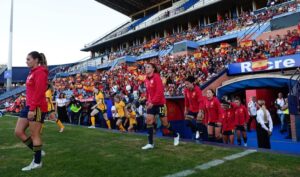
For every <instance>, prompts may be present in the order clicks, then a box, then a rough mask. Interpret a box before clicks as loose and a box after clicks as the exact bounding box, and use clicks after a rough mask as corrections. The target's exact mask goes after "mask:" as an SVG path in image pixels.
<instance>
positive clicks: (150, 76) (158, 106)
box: [142, 63, 180, 150]
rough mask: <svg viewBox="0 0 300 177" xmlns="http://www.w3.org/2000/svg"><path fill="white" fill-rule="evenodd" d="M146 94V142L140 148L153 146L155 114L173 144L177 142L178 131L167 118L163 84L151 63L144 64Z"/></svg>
mask: <svg viewBox="0 0 300 177" xmlns="http://www.w3.org/2000/svg"><path fill="white" fill-rule="evenodd" d="M146 75H147V77H146V80H145V85H146V95H147V103H146V108H147V117H146V124H147V131H148V144H147V145H145V146H144V147H142V149H144V150H145V149H152V148H154V143H153V123H154V122H155V115H159V117H160V119H161V122H162V125H163V126H164V127H165V128H167V129H168V130H169V131H170V132H172V133H173V136H174V146H177V145H178V144H179V138H180V135H179V133H177V132H175V131H174V130H173V128H172V127H171V125H170V123H169V122H168V119H167V107H166V99H165V96H164V86H163V83H162V80H161V78H160V74H159V72H158V70H157V68H156V66H155V65H154V64H152V63H149V64H147V65H146Z"/></svg>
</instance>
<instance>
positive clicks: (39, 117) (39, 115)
mask: <svg viewBox="0 0 300 177" xmlns="http://www.w3.org/2000/svg"><path fill="white" fill-rule="evenodd" d="M34 111H35V116H34V118H33V119H32V120H30V121H34V122H40V123H44V120H45V117H46V115H47V113H46V112H42V111H41V109H40V108H36V109H35V110H34ZM28 112H29V106H25V107H24V108H23V109H22V110H21V112H20V118H24V119H28Z"/></svg>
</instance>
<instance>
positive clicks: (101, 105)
mask: <svg viewBox="0 0 300 177" xmlns="http://www.w3.org/2000/svg"><path fill="white" fill-rule="evenodd" d="M94 95H95V100H96V103H97V104H96V105H94V106H93V107H92V110H93V111H92V112H91V122H92V125H91V126H89V127H88V128H96V127H95V122H96V119H95V115H97V114H98V113H101V114H102V116H103V118H104V119H105V121H106V124H107V127H108V129H111V125H110V120H109V119H108V117H107V107H106V104H105V102H104V95H103V93H102V92H101V91H99V90H98V89H96V88H94Z"/></svg>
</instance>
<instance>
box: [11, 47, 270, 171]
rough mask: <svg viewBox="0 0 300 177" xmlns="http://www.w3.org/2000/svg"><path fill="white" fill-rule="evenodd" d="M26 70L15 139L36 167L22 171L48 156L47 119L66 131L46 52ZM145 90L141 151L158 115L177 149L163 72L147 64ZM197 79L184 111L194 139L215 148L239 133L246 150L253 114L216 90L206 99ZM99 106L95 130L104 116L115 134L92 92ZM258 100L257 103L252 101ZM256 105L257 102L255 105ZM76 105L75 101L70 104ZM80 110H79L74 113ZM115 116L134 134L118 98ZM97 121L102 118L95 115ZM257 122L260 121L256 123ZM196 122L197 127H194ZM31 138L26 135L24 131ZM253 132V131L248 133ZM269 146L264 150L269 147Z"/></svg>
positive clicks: (265, 120)
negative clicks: (45, 144) (44, 133)
mask: <svg viewBox="0 0 300 177" xmlns="http://www.w3.org/2000/svg"><path fill="white" fill-rule="evenodd" d="M27 65H28V67H29V68H30V70H31V71H30V73H29V75H28V77H27V81H26V106H25V107H24V108H23V109H22V110H21V112H20V117H19V119H18V121H17V124H16V128H15V135H16V136H17V137H18V138H19V139H20V140H21V141H22V142H23V143H24V144H25V145H27V146H28V147H29V148H30V149H31V150H32V151H33V152H34V157H33V160H32V162H31V163H30V164H29V165H28V166H27V167H24V168H22V171H30V170H33V169H37V168H41V167H42V156H44V155H45V154H46V153H45V152H44V151H43V150H42V144H43V143H42V139H41V133H42V128H43V124H44V120H45V118H46V117H48V119H49V120H53V121H55V122H56V124H57V126H58V127H59V132H60V133H62V132H63V131H64V129H65V127H64V125H63V124H62V122H61V121H60V120H59V119H58V118H57V117H56V114H55V112H57V107H56V108H55V109H54V105H53V102H52V99H53V98H52V97H53V96H52V89H51V85H50V84H48V70H47V61H46V58H45V56H44V55H43V54H42V53H38V52H35V51H34V52H31V53H29V54H28V56H27ZM145 70H146V71H145V73H146V76H147V77H146V79H145V86H146V99H147V102H146V109H147V116H146V119H145V123H146V130H147V135H148V143H147V144H146V145H145V146H142V147H141V149H142V150H147V149H153V148H154V138H153V135H154V132H155V126H154V125H155V124H156V116H159V118H160V121H161V123H162V126H163V128H165V129H167V130H168V132H169V134H170V135H172V136H173V138H174V146H178V145H179V142H180V134H179V133H178V132H176V130H175V129H174V128H173V127H172V126H171V124H170V123H169V122H168V119H167V107H166V99H165V96H164V85H163V82H162V80H161V77H160V74H159V70H158V68H157V66H156V65H155V64H152V63H148V64H146V66H145ZM194 82H195V78H194V77H193V76H187V77H186V79H185V90H184V99H185V108H184V115H185V120H186V126H187V127H189V128H190V129H191V131H192V132H193V133H194V134H195V139H196V140H204V141H210V142H217V143H226V144H228V143H230V144H233V143H234V132H236V133H237V142H238V145H241V143H242V140H241V138H243V141H244V146H247V134H246V130H247V122H248V120H249V118H250V117H249V114H248V110H247V108H246V107H245V106H244V105H242V104H241V100H240V98H235V100H234V102H230V101H228V100H227V99H226V98H224V99H222V100H221V102H220V101H219V100H218V98H217V97H215V94H214V91H213V90H211V89H208V90H207V91H206V95H205V96H203V94H202V91H201V89H200V88H199V87H198V86H197V85H195V84H194ZM93 93H94V96H95V101H96V104H95V105H94V106H92V107H91V109H92V111H91V113H90V121H91V126H90V127H88V128H95V120H96V118H95V117H96V116H97V115H98V114H102V117H103V118H104V119H105V122H106V124H107V127H108V129H111V122H110V120H109V119H108V117H107V106H106V104H105V101H104V94H103V92H102V91H101V90H98V89H94V92H93ZM253 99H255V98H253ZM253 101H254V103H255V100H253ZM71 102H72V101H71ZM264 105H265V103H264V101H263V100H259V101H258V104H257V105H256V104H255V105H254V106H255V107H257V108H259V110H258V112H260V114H258V115H260V117H261V118H262V120H261V125H262V128H264V129H267V130H268V131H267V132H268V135H267V136H264V137H266V139H262V141H261V142H263V143H266V142H268V141H269V139H268V138H269V135H270V134H271V132H272V127H273V125H272V120H271V118H270V114H269V112H268V111H267V110H266V108H265V106H264ZM71 109H77V110H76V111H77V112H78V109H80V108H76V107H75V108H72V106H71ZM112 114H113V117H114V118H115V119H116V120H117V121H116V125H117V127H118V129H119V130H120V131H121V132H126V131H127V130H128V131H129V132H134V131H135V130H136V126H137V120H136V112H135V110H134V108H133V106H132V105H131V104H128V105H126V104H125V103H124V101H123V100H122V98H121V96H120V95H115V96H114V106H113V107H112ZM97 117H98V116H97ZM257 119H258V121H259V120H260V119H259V118H257ZM128 121H129V127H128V129H127V130H126V129H125V127H124V125H125V124H127V122H128ZM193 121H195V122H196V123H194V122H193ZM28 128H29V130H30V134H29V135H27V134H26V129H28ZM248 129H249V128H248ZM269 146H270V145H266V148H268V147H269Z"/></svg>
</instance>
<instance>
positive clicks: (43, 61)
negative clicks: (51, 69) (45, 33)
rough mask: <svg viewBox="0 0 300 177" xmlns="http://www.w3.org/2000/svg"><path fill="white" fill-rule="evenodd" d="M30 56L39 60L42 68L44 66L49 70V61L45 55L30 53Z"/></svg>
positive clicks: (35, 52)
mask: <svg viewBox="0 0 300 177" xmlns="http://www.w3.org/2000/svg"><path fill="white" fill-rule="evenodd" d="M28 55H30V56H31V57H32V58H33V59H35V60H38V64H39V65H40V66H44V67H45V68H47V59H46V57H45V55H44V54H43V53H39V52H37V51H33V52H30V53H29V54H28Z"/></svg>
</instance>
